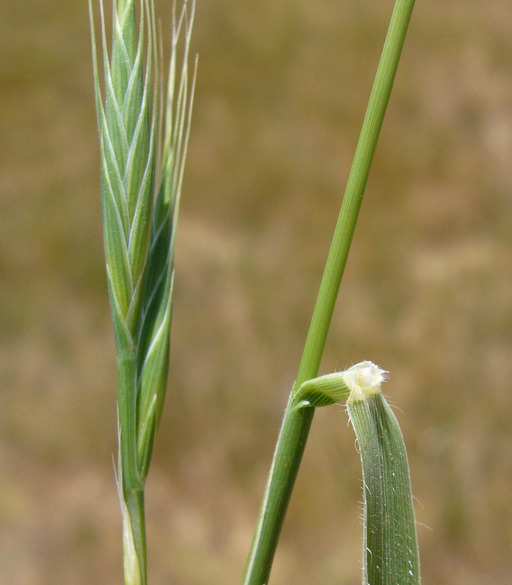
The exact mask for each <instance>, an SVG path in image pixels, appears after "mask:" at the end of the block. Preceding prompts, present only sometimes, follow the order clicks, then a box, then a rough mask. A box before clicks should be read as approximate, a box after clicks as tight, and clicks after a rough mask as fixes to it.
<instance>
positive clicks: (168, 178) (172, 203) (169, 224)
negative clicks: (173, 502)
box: [89, 0, 195, 585]
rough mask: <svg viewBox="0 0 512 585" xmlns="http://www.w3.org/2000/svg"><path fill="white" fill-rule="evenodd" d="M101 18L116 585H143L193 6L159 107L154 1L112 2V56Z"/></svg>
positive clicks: (177, 37)
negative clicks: (120, 572)
mask: <svg viewBox="0 0 512 585" xmlns="http://www.w3.org/2000/svg"><path fill="white" fill-rule="evenodd" d="M99 7H100V19H101V42H102V51H101V65H102V68H103V74H104V82H103V84H101V82H100V74H99V69H100V63H99V58H98V51H97V48H96V39H95V25H94V14H93V6H92V0H89V11H90V18H91V31H92V47H93V63H94V81H95V92H96V109H97V117H98V128H99V137H100V152H101V194H102V211H103V228H104V229H103V233H104V242H105V260H106V271H107V281H108V289H109V296H110V305H111V310H112V319H113V324H114V336H115V344H116V354H117V374H118V399H117V403H118V434H119V463H118V471H117V480H118V491H119V496H120V500H121V508H122V512H123V548H124V568H125V584H126V585H145V584H146V581H147V576H146V564H147V561H146V535H145V515H144V484H145V480H146V477H147V474H148V468H149V464H150V460H151V453H152V449H153V442H154V437H155V434H156V430H157V427H158V423H159V420H160V416H161V413H162V407H163V403H164V398H165V392H166V385H167V373H168V361H169V339H170V324H171V311H172V286H173V277H174V241H175V235H176V222H177V218H178V207H179V200H180V193H181V185H182V180H183V172H184V164H185V156H186V151H187V144H188V136H189V128H190V116H191V108H192V95H193V90H194V80H195V74H193V75H192V82H189V66H188V60H189V46H190V35H191V28H192V22H193V13H194V3H193V2H192V3H191V6H190V14H189V12H187V5H186V2H185V3H184V4H183V10H182V12H181V15H180V16H179V18H176V14H174V20H173V28H172V44H171V58H170V69H169V75H168V87H167V96H166V98H165V100H164V99H163V97H162V95H163V90H162V79H161V78H162V74H161V71H160V68H159V66H160V65H159V38H158V35H157V33H156V24H155V11H154V5H153V1H152V0H113V25H112V41H111V47H110V52H109V48H108V42H107V34H106V25H105V16H104V9H103V0H99ZM137 7H138V8H137ZM180 44H181V46H182V49H181V52H182V56H181V57H180V59H181V61H180V63H179V64H178V62H177V60H178V48H179V45H180ZM194 73H195V72H194Z"/></svg>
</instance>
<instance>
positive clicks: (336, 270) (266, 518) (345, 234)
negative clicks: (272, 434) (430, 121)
mask: <svg viewBox="0 0 512 585" xmlns="http://www.w3.org/2000/svg"><path fill="white" fill-rule="evenodd" d="M413 8H414V0H397V1H396V3H395V7H394V10H393V13H392V16H391V21H390V25H389V29H388V33H387V36H386V39H385V42H384V48H383V50H382V55H381V58H380V62H379V65H378V68H377V73H376V75H375V81H374V84H373V88H372V91H371V94H370V99H369V103H368V108H367V111H366V115H365V118H364V121H363V125H362V129H361V134H360V137H359V141H358V144H357V148H356V152H355V155H354V160H353V163H352V167H351V170H350V174H349V177H348V180H347V187H346V191H345V195H344V197H343V202H342V205H341V209H340V214H339V218H338V222H337V224H336V228H335V231H334V236H333V239H332V243H331V247H330V250H329V255H328V257H327V261H326V265H325V270H324V274H323V277H322V281H321V283H320V290H319V293H318V297H317V301H316V304H315V308H314V311H313V316H312V318H311V324H310V328H309V332H308V335H307V338H306V342H305V346H304V350H303V354H302V359H301V362H300V365H299V371H298V373H297V379H296V381H295V384H294V386H293V388H292V391H291V394H290V398H289V400H288V405H287V407H286V411H285V415H284V418H283V423H282V426H281V431H280V434H279V437H278V440H277V444H276V449H275V452H274V458H273V461H272V465H271V469H270V473H269V476H268V480H267V485H266V488H265V494H264V496H263V500H262V503H261V507H260V513H259V516H258V521H257V526H256V530H255V532H254V536H253V541H252V545H251V550H250V553H249V557H248V560H247V565H246V570H245V576H244V581H243V584H244V585H265V584H266V583H268V580H269V577H270V570H271V567H272V562H273V559H274V555H275V551H276V547H277V542H278V539H279V534H280V532H281V527H282V524H283V521H284V517H285V514H286V510H287V507H288V503H289V501H290V497H291V494H292V490H293V486H294V483H295V479H296V477H297V473H298V470H299V466H300V462H301V459H302V455H303V453H304V449H305V446H306V441H307V437H308V434H309V431H310V427H311V423H312V421H313V414H314V408H313V407H310V408H296V406H297V402H298V401H299V402H300V400H302V399H301V398H298V393H299V389H300V387H301V386H302V384H304V382H307V381H308V380H310V379H313V378H315V377H316V376H317V374H318V370H319V368H320V361H321V359H322V353H323V350H324V347H325V342H326V338H327V333H328V331H329V326H330V322H331V318H332V314H333V311H334V306H335V304H336V299H337V296H338V291H339V287H340V284H341V279H342V277H343V272H344V270H345V266H346V263H347V259H348V254H349V251H350V246H351V243H352V237H353V235H354V231H355V226H356V222H357V218H358V215H359V210H360V207H361V203H362V200H363V195H364V192H365V188H366V184H367V181H368V176H369V173H370V168H371V164H372V161H373V156H374V154H375V149H376V147H377V141H378V138H379V134H380V130H381V128H382V124H383V122H384V116H385V113H386V109H387V105H388V103H389V98H390V96H391V90H392V88H393V83H394V80H395V75H396V72H397V69H398V63H399V61H400V56H401V53H402V48H403V45H404V42H405V37H406V34H407V30H408V26H409V22H410V19H411V16H412V11H413Z"/></svg>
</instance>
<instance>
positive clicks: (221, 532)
mask: <svg viewBox="0 0 512 585" xmlns="http://www.w3.org/2000/svg"><path fill="white" fill-rule="evenodd" d="M391 9H392V2H391V1H388V2H369V1H365V2H341V1H336V2H335V1H333V0H316V1H315V2H311V1H309V0H293V1H292V0H254V1H251V2H240V1H235V0H198V6H197V15H196V23H195V31H194V40H193V51H194V52H197V53H199V55H200V63H199V75H198V83H197V92H196V102H195V112H194V119H193V125H192V135H191V142H190V153H189V159H188V166H187V173H186V177H185V184H184V194H183V206H182V213H181V218H180V226H179V236H178V242H177V259H176V262H177V280H176V293H175V310H174V324H173V334H172V359H171V362H172V363H171V380H170V390H169V395H168V401H167V405H166V410H165V412H164V417H163V420H162V424H161V430H160V433H159V436H158V440H157V445H156V453H155V456H154V462H153V466H152V469H151V472H150V477H149V480H148V484H147V514H148V522H147V529H148V539H149V563H150V566H149V576H150V583H153V584H164V583H165V584H170V583H172V584H173V585H218V584H219V585H220V584H221V583H222V584H223V585H224V584H226V583H237V582H239V581H240V579H241V575H242V573H243V567H244V562H245V557H246V554H247V551H248V548H249V544H250V540H251V536H252V529H253V526H254V522H255V519H256V515H257V511H258V507H259V502H260V497H261V494H262V490H263V486H264V483H265V479H266V473H267V469H268V466H269V463H270V459H271V455H272V450H273V445H274V442H275V439H276V436H277V433H278V429H279V425H280V421H281V416H282V413H283V410H284V407H285V404H286V400H287V396H288V392H289V390H290V388H291V385H292V383H293V381H294V378H295V374H296V371H297V366H298V363H299V359H300V355H301V350H302V346H303V343H304V339H305V336H306V332H307V327H308V324H309V318H310V315H311V311H312V307H313V303H314V300H315V297H316V292H317V287H318V284H319V280H320V277H321V273H322V270H323V264H324V260H325V258H326V254H327V250H328V247H329V243H330V238H331V234H332V231H333V227H334V223H335V221H336V217H337V213H338V209H339V205H340V201H341V197H342V194H343V190H344V186H345V181H346V178H347V174H348V170H349V167H350V163H351V159H352V155H353V152H354V148H355V144H356V140H357V137H358V132H359V128H360V124H361V121H362V117H363V115H364V111H365V107H366V102H367V98H368V95H369V91H370V88H371V83H372V80H373V75H374V72H375V69H376V65H377V61H378V57H379V54H380V49H381V46H382V42H383V39H384V35H385V31H386V28H387V22H388V20H389V16H390V13H391ZM157 10H158V13H159V14H160V15H161V16H162V22H163V29H164V31H167V30H168V25H169V16H170V12H171V7H170V2H168V1H158V2H157ZM0 30H1V34H0V52H1V59H0V87H1V109H0V136H1V139H0V209H1V220H0V348H1V351H0V380H1V408H0V478H1V479H0V582H2V583H10V584H11V585H47V584H48V585H50V584H52V585H53V584H55V583H66V584H67V585H75V584H77V585H78V584H83V583H95V584H96V585H111V584H114V583H121V582H122V567H121V538H120V537H121V520H120V511H119V505H118V502H117V494H116V488H115V483H114V473H113V462H112V460H113V457H115V454H116V449H117V447H116V407H115V394H116V381H115V367H114V349H113V335H112V326H111V323H110V315H109V308H108V302H107V292H106V285H105V277H104V263H103V251H102V230H101V217H100V201H99V154H98V142H97V135H96V126H95V124H96V122H95V113H94V96H93V82H92V70H91V55H90V53H91V52H90V41H89V23H88V13H87V2H86V0H66V1H64V0H44V1H41V2H33V1H29V0H6V1H4V2H2V3H0ZM511 32H512V5H511V4H510V2H509V1H508V0H488V1H487V2H485V3H484V2H481V1H480V2H476V1H475V0H464V1H462V0H451V1H450V2H445V1H442V0H431V1H430V2H418V3H417V6H416V10H415V14H414V15H413V20H412V24H411V28H410V33H409V37H408V40H407V42H406V46H405V50H404V55H403V59H402V62H401V64H400V68H399V72H398V77H397V81H396V86H395V90H394V93H393V96H392V98H391V103H390V107H389V112H388V116H387V120H386V122H385V125H384V128H383V131H382V135H381V140H380V144H379V148H378V150H377V154H376V158H375V163H374V167H373V171H372V174H371V177H370V181H369V184H368V188H367V192H366V197H365V201H364V203H363V206H362V211H361V214H360V218H359V225H358V228H357V230H356V236H355V238H354V242H353V247H352V252H351V256H350V259H349V263H348V267H347V270H346V274H345V278H344V282H343V284H342V290H341V294H340V300H339V301H340V302H339V306H338V308H337V311H336V313H335V316H334V320H333V323H332V329H331V333H330V336H329V339H328V342H327V347H326V352H325V356H324V360H323V363H322V367H321V373H327V372H330V371H333V370H335V369H341V368H344V367H347V366H349V365H351V364H353V363H355V362H357V361H360V360H363V359H371V360H372V361H374V362H376V363H377V364H379V365H380V366H382V367H383V368H385V369H386V370H389V371H390V379H389V382H388V383H387V384H386V386H385V388H384V390H385V393H386V394H387V395H388V397H389V398H390V400H391V401H392V403H393V404H394V405H395V406H396V411H397V415H398V417H399V420H400V422H401V425H402V429H403V432H404V435H405V438H406V443H407V445H408V450H409V457H410V463H411V472H412V481H413V487H414V491H415V495H416V497H417V501H416V510H417V519H418V522H419V526H418V532H419V540H420V546H421V554H422V566H423V576H424V583H443V584H445V585H455V584H457V585H458V584H460V583H464V584H465V585H477V584H478V585H503V583H506V582H509V581H510V575H511V574H512V555H511V550H512V499H511V497H510V493H511V482H512V427H511V422H510V421H511V414H512V392H511V390H512V231H511V225H512V173H511V170H510V169H511V159H512V73H511V71H512V67H511V66H512V34H511ZM361 499H362V498H361V478H360V465H359V459H358V454H357V452H356V450H355V448H354V436H353V432H352V429H351V428H349V427H348V425H347V417H346V414H345V412H344V409H343V407H341V406H340V407H331V408H328V409H323V410H322V409H321V410H319V411H318V412H317V414H316V415H315V420H314V422H313V427H312V431H311V436H310V443H309V444H308V447H307V449H306V455H305V458H304V461H303V465H302V468H301V471H300V474H299V478H298V482H297V486H296V490H295V492H294V497H293V500H292V502H291V506H290V510H289V513H288V516H287V519H286V523H285V527H284V531H283V535H282V539H281V543H280V546H279V549H278V555H277V558H276V562H275V568H274V572H273V576H272V581H271V582H272V583H275V584H283V585H284V584H290V585H291V584H293V585H312V584H315V583H322V584H323V585H348V584H353V583H358V582H360V576H359V575H360V562H361V561H360V559H361V551H360V549H361V538H362V528H361V524H360V514H361V511H362V505H361Z"/></svg>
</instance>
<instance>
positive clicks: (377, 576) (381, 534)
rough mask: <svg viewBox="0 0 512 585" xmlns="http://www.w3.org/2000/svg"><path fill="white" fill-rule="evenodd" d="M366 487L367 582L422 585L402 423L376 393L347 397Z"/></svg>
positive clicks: (390, 584) (365, 542)
mask: <svg viewBox="0 0 512 585" xmlns="http://www.w3.org/2000/svg"><path fill="white" fill-rule="evenodd" d="M347 408H348V413H349V416H350V420H351V421H352V426H353V427H354V430H355V433H356V436H357V442H358V445H359V454H360V456H361V465H362V469H363V486H364V487H363V489H364V541H363V557H364V560H363V583H365V585H366V584H371V585H419V583H420V567H419V553H418V544H417V538H416V522H415V519H414V507H413V500H412V491H411V481H410V477H409V464H408V461H407V453H406V449H405V443H404V440H403V437H402V433H401V431H400V427H399V425H398V421H397V419H396V417H395V415H394V413H393V411H392V410H391V408H390V406H389V404H388V403H387V401H386V399H385V398H384V396H383V395H382V394H381V393H380V392H378V393H376V394H371V395H363V396H362V397H361V396H356V397H355V398H349V400H348V401H347Z"/></svg>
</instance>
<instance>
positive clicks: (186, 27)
mask: <svg viewBox="0 0 512 585" xmlns="http://www.w3.org/2000/svg"><path fill="white" fill-rule="evenodd" d="M99 5H100V13H101V41H102V52H101V63H102V68H103V73H104V82H103V87H102V84H101V83H100V74H99V70H100V63H99V61H100V59H99V58H98V56H97V50H96V42H95V34H94V16H93V7H92V0H89V7H90V13H91V22H92V23H93V27H92V29H93V34H92V42H93V50H94V56H95V58H94V63H95V66H94V76H95V88H96V102H97V115H98V127H99V135H100V148H101V190H102V208H103V224H104V239H105V257H106V269H107V281H108V288H109V294H110V303H111V309H112V317H113V322H114V334H115V342H116V352H117V368H118V433H119V463H118V468H117V473H118V488H119V496H120V500H121V507H122V512H123V543H124V568H125V584H126V585H145V584H146V583H147V568H146V564H147V561H146V556H147V554H146V537H145V515H144V484H145V480H146V477H147V474H148V469H149V464H150V460H151V453H152V449H153V443H154V438H155V434H156V430H157V427H158V422H159V419H160V415H161V412H162V405H163V402H164V398H165V391H166V384H167V370H168V359H169V338H170V337H169V336H170V333H169V332H170V323H171V312H172V288H173V275H174V242H175V235H176V225H177V224H176V222H177V215H178V213H177V212H178V207H179V200H180V193H181V185H182V180H183V170H184V163H185V155H186V150H187V143H188V136H189V128H190V116H191V107H192V100H191V96H192V95H193V85H194V82H193V80H194V79H195V77H194V76H192V82H190V81H189V75H188V74H189V67H188V59H189V45H190V35H191V27H192V21H193V12H194V5H193V4H192V5H191V7H190V13H189V12H188V11H187V5H186V3H185V4H184V7H183V11H182V12H181V14H180V16H179V17H178V18H175V20H174V25H173V29H172V44H171V63H170V70H169V82H168V88H167V95H166V97H165V99H164V98H163V89H162V88H163V83H162V81H161V71H160V62H161V59H160V52H161V51H160V40H159V36H158V35H157V33H156V30H157V27H156V23H155V11H154V6H153V2H152V0H137V2H135V0H114V2H113V8H114V10H113V27H112V42H111V48H110V51H109V48H108V42H107V38H106V37H107V35H106V26H105V17H104V12H103V4H102V1H101V0H100V4H99ZM413 7H414V0H397V2H396V4H395V9H394V11H393V14H392V17H391V23H390V27H389V31H388V34H387V37H386V40H385V43H384V49H383V52H382V57H381V60H380V63H379V66H378V69H377V73H376V77H375V82H374V86H373V89H372V92H371V95H370V100H369V105H368V109H367V113H366V116H365V119H364V122H363V127H362V130H361V135H360V139H359V142H358V145H357V149H356V152H355V156H354V162H353V165H352V169H351V172H350V175H349V178H348V181H347V188H346V192H345V196H344V198H343V203H342V206H341V210H340V215H339V219H338V223H337V225H336V229H335V233H334V236H333V241H332V244H331V248H330V252H329V255H328V258H327V262H326V267H325V271H324V276H323V278H322V281H321V284H320V290H319V294H318V298H317V302H316V305H315V308H314V311H313V316H312V320H311V325H310V329H309V333H308V336H307V339H306V342H305V347H304V351H303V356H302V360H301V363H300V366H299V371H298V374H297V380H296V382H295V384H294V386H293V388H292V391H291V394H290V398H289V401H288V406H287V408H286V412H285V416H284V420H283V423H282V428H281V432H280V434H279V438H278V441H277V446H276V450H275V453H274V459H273V462H272V465H271V469H270V474H269V479H268V482H267V486H266V489H265V493H264V497H263V502H262V506H261V509H260V514H259V517H258V521H257V525H256V530H255V533H254V538H253V542H252V546H251V550H250V553H249V558H248V562H247V567H246V571H245V576H244V579H243V584H244V585H266V584H267V583H268V580H269V576H270V570H271V566H272V561H273V558H274V554H275V550H276V547H277V542H278V539H279V534H280V530H281V527H282V524H283V521H284V517H285V513H286V509H287V506H288V502H289V500H290V497H291V493H292V490H293V486H294V483H295V478H296V476H297V473H298V469H299V466H300V462H301V458H302V455H303V452H304V449H305V445H306V441H307V438H308V434H309V430H310V427H311V423H312V420H313V413H314V408H315V407H317V406H324V405H327V404H331V403H333V402H338V401H340V400H347V407H348V412H349V416H350V418H351V421H352V424H353V426H354V429H355V432H356V435H357V438H358V442H359V445H360V453H361V460H362V467H363V478H364V482H365V492H364V493H365V541H364V542H365V547H364V553H363V554H364V559H365V564H364V572H363V580H364V583H365V585H366V584H367V583H371V584H372V585H395V584H396V583H400V584H403V585H417V584H418V583H419V562H418V554H417V546H416V531H415V524H414V512H413V507H412V497H411V490H410V481H409V470H408V465H407V457H406V453H405V447H404V444H403V439H402V435H401V433H400V429H399V428H398V424H397V422H396V419H395V418H394V415H393V413H392V411H391V409H390V408H389V406H388V405H387V403H386V402H385V400H384V398H383V397H382V394H381V392H380V385H381V382H382V380H383V377H384V376H383V374H384V373H383V371H382V370H381V369H380V368H378V367H377V366H375V365H374V364H372V363H371V362H363V363H361V364H358V365H356V366H354V367H352V368H349V370H346V371H345V372H341V373H335V374H330V375H327V376H322V377H317V376H318V370H319V367H320V361H321V358H322V353H323V350H324V346H325V342H326V337H327V333H328V329H329V325H330V321H331V317H332V314H333V311H334V306H335V302H336V298H337V295H338V290H339V287H340V283H341V279H342V276H343V272H344V269H345V265H346V262H347V258H348V253H349V250H350V246H351V242H352V237H353V234H354V230H355V226H356V222H357V217H358V213H359V209H360V206H361V202H362V198H363V195H364V192H365V188H366V183H367V180H368V176H369V172H370V167H371V163H372V160H373V156H374V153H375V149H376V146H377V141H378V137H379V134H380V130H381V127H382V123H383V120H384V115H385V112H386V108H387V104H388V102H389V98H390V95H391V90H392V87H393V82H394V78H395V74H396V71H397V67H398V63H399V60H400V55H401V51H402V48H403V44H404V41H405V36H406V32H407V28H408V25H409V21H410V18H411V14H412V10H413ZM180 39H181V41H180ZM180 42H181V43H182V45H181V54H182V56H181V61H180V63H179V64H178V52H179V45H180Z"/></svg>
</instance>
